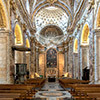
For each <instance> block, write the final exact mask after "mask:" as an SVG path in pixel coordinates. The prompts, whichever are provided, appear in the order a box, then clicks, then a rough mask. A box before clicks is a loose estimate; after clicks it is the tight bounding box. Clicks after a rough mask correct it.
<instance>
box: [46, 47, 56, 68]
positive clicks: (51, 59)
mask: <svg viewBox="0 0 100 100" xmlns="http://www.w3.org/2000/svg"><path fill="white" fill-rule="evenodd" d="M46 59H47V68H54V67H57V52H56V50H55V49H52V48H51V49H49V50H48V51H47V56H46Z"/></svg>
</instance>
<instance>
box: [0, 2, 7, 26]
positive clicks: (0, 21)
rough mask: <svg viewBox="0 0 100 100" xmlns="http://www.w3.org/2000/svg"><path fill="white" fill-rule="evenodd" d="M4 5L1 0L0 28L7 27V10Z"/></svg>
mask: <svg viewBox="0 0 100 100" xmlns="http://www.w3.org/2000/svg"><path fill="white" fill-rule="evenodd" d="M3 8H4V7H3V5H2V4H1V2H0V28H4V27H7V23H6V17H5V11H4V9H3Z"/></svg>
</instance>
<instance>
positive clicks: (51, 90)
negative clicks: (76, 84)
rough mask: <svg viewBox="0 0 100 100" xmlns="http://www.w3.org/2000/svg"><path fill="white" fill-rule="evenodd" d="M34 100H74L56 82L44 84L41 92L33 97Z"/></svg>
mask: <svg viewBox="0 0 100 100" xmlns="http://www.w3.org/2000/svg"><path fill="white" fill-rule="evenodd" d="M35 98H37V99H35V100H74V99H73V98H72V95H71V94H70V93H69V92H68V91H64V89H63V88H62V87H61V86H60V85H59V83H58V82H46V84H45V85H44V87H43V88H42V89H41V91H38V92H37V93H36V95H35Z"/></svg>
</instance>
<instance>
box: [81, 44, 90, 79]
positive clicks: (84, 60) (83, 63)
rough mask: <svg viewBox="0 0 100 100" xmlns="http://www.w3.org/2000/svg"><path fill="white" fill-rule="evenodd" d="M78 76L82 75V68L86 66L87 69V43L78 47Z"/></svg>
mask: <svg viewBox="0 0 100 100" xmlns="http://www.w3.org/2000/svg"><path fill="white" fill-rule="evenodd" d="M80 50H81V51H80V57H81V60H80V78H81V79H82V76H83V69H84V68H86V67H87V69H89V45H87V46H84V45H81V47H80Z"/></svg>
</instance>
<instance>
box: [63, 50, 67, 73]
mask: <svg viewBox="0 0 100 100" xmlns="http://www.w3.org/2000/svg"><path fill="white" fill-rule="evenodd" d="M67 56H68V55H67V48H65V62H64V63H65V65H64V70H65V72H67Z"/></svg>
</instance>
